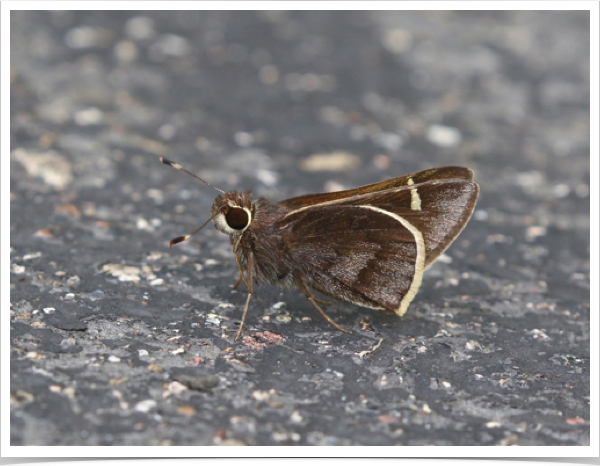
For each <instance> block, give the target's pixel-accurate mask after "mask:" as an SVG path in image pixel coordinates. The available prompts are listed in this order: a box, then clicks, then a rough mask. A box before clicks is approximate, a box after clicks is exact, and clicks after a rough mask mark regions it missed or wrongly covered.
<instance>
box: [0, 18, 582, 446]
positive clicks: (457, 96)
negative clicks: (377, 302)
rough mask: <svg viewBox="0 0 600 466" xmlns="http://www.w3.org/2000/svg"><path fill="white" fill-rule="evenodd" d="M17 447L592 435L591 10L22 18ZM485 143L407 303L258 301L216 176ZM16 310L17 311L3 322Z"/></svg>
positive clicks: (15, 63)
mask: <svg viewBox="0 0 600 466" xmlns="http://www.w3.org/2000/svg"><path fill="white" fill-rule="evenodd" d="M11 23H12V31H11V129H12V133H11V154H10V156H11V164H10V167H11V186H10V195H11V200H10V206H11V224H10V235H11V243H10V244H11V250H10V256H11V258H10V262H11V275H10V277H11V282H10V300H11V309H10V326H11V348H10V349H11V383H10V390H11V444H12V445H587V444H589V442H590V438H589V422H590V411H589V401H590V399H589V395H590V385H589V383H590V378H589V375H590V367H589V364H590V321H589V317H590V304H589V303H590V249H589V244H590V217H589V214H590V197H589V190H590V165H589V164H590V154H589V150H590V148H589V137H590V126H589V86H590V83H589V47H590V42H589V34H590V32H589V15H588V13H587V12H585V11H579V12H578V11H558V12H532V11H521V12H503V11H496V12H466V11H465V12H448V11H446V12H442V11H440V12H418V11H412V12H218V11H213V12H167V11H164V12H158V11H156V12H110V11H98V12H94V11H79V12H70V11H60V12H42V11H37V12H36V11H13V12H12V13H11ZM161 156H164V157H167V158H169V159H173V160H175V161H177V162H179V163H181V164H182V165H184V166H186V167H187V168H188V169H190V170H191V171H194V172H196V173H198V174H199V175H200V176H202V177H204V178H206V179H207V180H209V181H210V182H211V183H214V184H215V185H217V186H219V187H221V188H223V189H225V190H234V189H237V190H240V189H251V190H252V191H253V193H254V194H255V195H256V196H265V197H268V198H270V199H273V200H278V199H285V198H288V197H291V196H294V195H300V194H305V193H310V192H320V191H326V190H337V189H343V188H349V187H354V186H359V185H361V184H367V183H372V182H375V181H379V180H382V179H385V178H390V177H394V176H399V175H402V174H406V173H410V172H412V171H416V170H419V169H423V168H428V167H432V166H438V165H451V164H458V165H466V166H468V167H471V168H472V169H474V170H475V172H476V181H478V183H479V184H480V187H481V197H480V201H479V204H478V208H477V210H476V212H475V214H474V216H473V219H472V220H471V222H470V224H469V225H468V226H467V228H466V229H465V230H464V231H463V233H462V234H461V236H460V237H459V238H458V239H457V241H456V242H455V243H454V244H453V245H452V247H451V248H450V249H449V250H448V251H447V253H446V255H444V256H443V257H442V258H441V259H440V260H439V261H438V262H437V263H436V264H435V265H434V266H433V267H432V268H431V269H430V270H428V271H427V273H426V274H425V277H424V281H423V285H422V287H421V289H420V292H419V293H418V295H417V296H416V298H415V300H414V301H413V303H412V305H411V306H410V308H409V310H408V313H407V314H406V315H405V316H404V317H403V318H398V317H396V316H393V315H391V316H390V315H384V314H378V313H377V312H376V311H372V310H369V309H364V308H359V307H356V306H352V305H349V304H340V303H334V304H333V305H332V306H329V307H328V313H329V315H330V316H331V317H332V318H333V319H334V320H335V321H336V322H338V323H339V324H340V325H342V326H344V327H347V328H350V329H352V330H354V332H355V335H346V334H344V333H341V332H338V331H337V330H335V329H334V328H332V327H331V326H330V325H329V324H327V322H325V321H324V320H323V319H322V318H321V316H319V315H318V314H317V313H316V311H315V310H314V309H313V307H312V305H311V304H310V302H308V301H307V300H306V299H305V298H304V296H303V295H302V294H301V293H298V292H293V291H286V292H282V291H281V290H279V289H277V288H274V287H266V286H263V287H260V288H259V289H258V294H257V297H256V298H255V299H254V300H253V301H252V303H251V305H250V312H249V317H248V319H247V322H246V330H245V332H244V337H243V339H242V340H240V341H239V342H238V343H234V342H233V337H234V335H235V332H236V331H237V328H238V325H239V321H240V318H241V311H242V308H243V305H244V301H245V293H244V292H243V291H237V292H236V291H232V289H231V286H232V285H233V284H234V282H235V280H236V279H237V269H236V265H235V261H234V259H233V254H232V251H231V245H230V244H229V241H228V239H227V238H226V237H225V236H223V235H222V234H220V233H219V232H218V231H216V230H215V229H214V228H212V227H208V228H206V229H205V230H204V231H202V232H201V233H200V234H198V235H197V236H195V237H194V238H193V239H190V240H189V241H188V242H186V243H182V244H179V245H177V246H175V247H173V248H172V249H169V240H170V239H171V238H173V237H175V236H178V235H181V234H186V233H189V232H191V231H193V230H194V229H195V228H197V227H198V226H199V225H200V224H201V223H202V222H204V221H205V220H206V219H207V218H208V216H209V213H210V207H211V205H212V200H213V198H214V197H215V193H214V191H212V190H211V189H210V188H208V187H206V186H204V185H202V184H201V183H198V182H197V181H195V180H193V179H192V178H190V177H188V176H186V175H184V174H182V173H180V172H177V171H175V170H173V169H171V168H169V167H167V166H165V165H162V164H160V163H159V161H158V158H159V157H161ZM5 318H6V316H5Z"/></svg>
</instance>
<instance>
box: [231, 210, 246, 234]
mask: <svg viewBox="0 0 600 466" xmlns="http://www.w3.org/2000/svg"><path fill="white" fill-rule="evenodd" d="M248 220H249V219H248V212H246V211H245V210H244V209H239V208H233V209H230V210H229V212H227V213H226V214H225V221H226V222H227V225H229V227H230V228H233V229H234V230H243V229H244V228H246V227H247V226H248Z"/></svg>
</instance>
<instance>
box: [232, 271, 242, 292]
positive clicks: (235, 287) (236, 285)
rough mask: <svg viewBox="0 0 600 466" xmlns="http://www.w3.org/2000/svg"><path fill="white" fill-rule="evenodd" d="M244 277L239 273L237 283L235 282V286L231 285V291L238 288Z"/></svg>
mask: <svg viewBox="0 0 600 466" xmlns="http://www.w3.org/2000/svg"><path fill="white" fill-rule="evenodd" d="M243 277H244V275H243V274H242V272H240V277H239V278H238V279H237V282H235V285H233V287H232V289H233V290H236V289H237V287H238V286H240V283H242V278H243Z"/></svg>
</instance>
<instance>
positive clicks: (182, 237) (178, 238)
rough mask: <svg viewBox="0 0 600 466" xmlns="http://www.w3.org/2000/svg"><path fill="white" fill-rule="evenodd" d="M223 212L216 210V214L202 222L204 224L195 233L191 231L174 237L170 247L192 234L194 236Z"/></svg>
mask: <svg viewBox="0 0 600 466" xmlns="http://www.w3.org/2000/svg"><path fill="white" fill-rule="evenodd" d="M220 213H221V212H216V213H215V214H214V215H212V216H211V217H210V218H209V219H208V220H207V221H206V222H204V223H203V224H202V226H201V227H200V228H198V229H197V230H196V231H194V232H193V233H190V234H189V235H185V236H178V237H177V238H173V239H172V240H171V242H170V243H169V247H170V248H171V247H173V245H174V244H177V243H181V242H182V241H185V240H186V239H188V238H189V237H190V236H194V235H195V234H196V233H198V232H199V231H200V230H202V228H204V227H205V226H206V225H207V224H208V222H210V221H211V220H212V219H213V218H215V217H216V216H217V215H218V214H220Z"/></svg>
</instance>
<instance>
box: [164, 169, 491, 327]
mask: <svg viewBox="0 0 600 466" xmlns="http://www.w3.org/2000/svg"><path fill="white" fill-rule="evenodd" d="M164 162H165V163H168V164H170V165H173V166H175V165H176V164H173V163H172V162H168V161H164ZM175 168H178V166H176V167H175ZM180 169H181V168H180ZM184 171H185V170H184ZM215 189H218V188H215ZM222 192H223V191H222ZM478 194H479V187H478V185H477V184H476V183H474V182H473V172H472V171H471V170H469V169H467V168H464V167H454V166H448V167H439V168H433V169H429V170H423V171H420V172H416V173H413V174H411V175H406V176H402V177H398V178H392V179H390V180H386V181H382V182H379V183H374V184H370V185H366V186H361V187H358V188H354V189H350V190H346V191H339V192H334V193H319V194H309V195H305V196H300V197H295V198H291V199H287V200H284V201H281V202H272V201H270V200H267V199H265V198H258V199H255V200H254V199H252V194H251V193H250V191H245V192H242V193H239V194H238V193H237V192H235V191H234V192H230V193H226V192H223V194H222V195H221V196H219V197H217V198H216V199H215V201H214V204H213V206H212V210H211V214H212V216H211V219H212V221H213V223H214V225H215V227H216V228H217V229H218V230H219V231H221V232H223V233H225V234H227V235H228V236H229V238H230V241H231V244H232V245H233V252H234V256H235V259H236V262H237V265H238V268H239V271H240V279H239V280H238V283H237V284H236V286H237V285H238V284H239V283H240V282H241V281H243V282H244V284H245V285H246V287H247V288H248V292H249V294H248V298H247V300H246V306H245V308H244V316H243V317H242V323H243V320H244V318H245V314H246V312H247V310H248V304H249V301H250V296H251V294H252V293H253V288H254V284H257V283H265V284H271V285H277V286H280V287H283V288H295V289H298V290H300V291H301V292H303V293H304V294H305V295H306V296H307V298H308V299H309V300H310V301H311V302H312V303H313V305H314V306H315V307H316V308H317V310H318V311H319V312H320V313H321V314H322V315H323V316H324V317H325V318H326V319H327V320H328V321H329V322H330V323H332V324H333V325H335V326H336V327H337V328H339V329H340V330H344V331H347V330H345V329H343V328H341V327H339V326H338V325H337V324H335V323H334V322H333V321H332V320H331V319H330V318H329V317H328V316H327V315H326V314H325V313H324V312H323V310H322V309H321V308H320V307H319V305H318V302H319V300H318V299H317V298H315V297H314V296H313V295H312V293H313V292H314V291H318V292H320V293H322V294H324V295H326V296H329V297H332V298H334V299H336V300H340V301H346V302H349V303H353V304H356V305H360V306H363V307H368V308H372V309H377V310H381V311H384V312H394V313H396V314H397V315H399V316H402V315H403V314H404V313H405V312H406V310H407V308H408V305H409V304H410V302H411V301H412V299H413V298H414V296H415V295H416V293H417V290H418V289H419V286H420V284H421V281H422V277H423V272H424V271H425V269H427V267H429V266H430V265H431V264H432V263H433V262H434V261H435V259H437V258H438V257H439V256H440V255H441V254H442V253H443V252H444V251H445V250H446V248H447V247H448V246H449V245H450V244H451V243H452V241H454V239H455V238H456V237H457V236H458V234H459V233H460V231H462V229H463V228H464V226H465V225H466V223H467V221H468V220H469V218H470V216H471V214H472V212H473V210H474V207H475V203H476V201H477V197H478ZM197 231H198V230H197ZM189 236H190V235H188V236H187V237H189ZM187 237H180V238H176V239H175V240H173V241H172V244H174V243H176V242H179V241H182V240H183V239H186V238H187ZM240 332H241V327H240V330H239V332H238V335H237V337H239V335H240ZM348 333H350V332H348ZM237 337H236V338H237Z"/></svg>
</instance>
